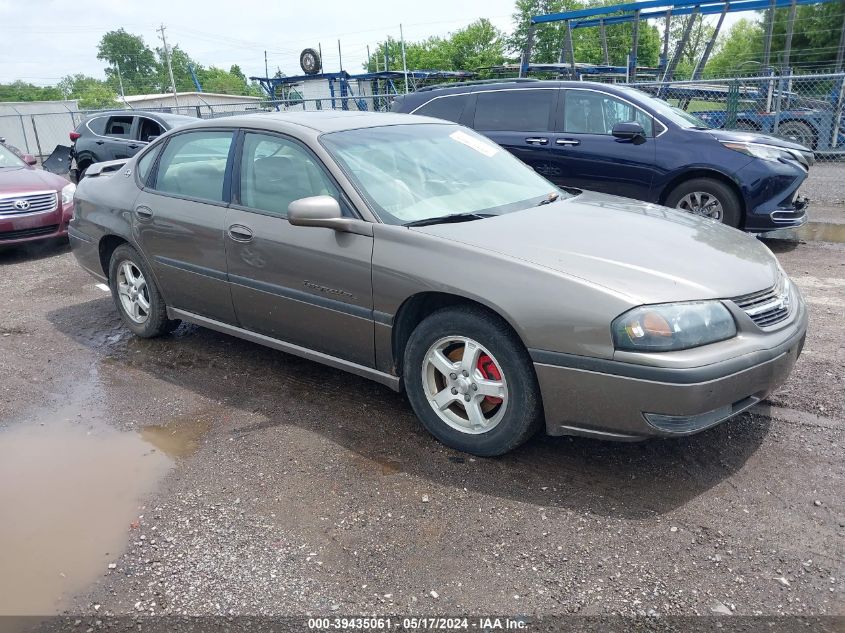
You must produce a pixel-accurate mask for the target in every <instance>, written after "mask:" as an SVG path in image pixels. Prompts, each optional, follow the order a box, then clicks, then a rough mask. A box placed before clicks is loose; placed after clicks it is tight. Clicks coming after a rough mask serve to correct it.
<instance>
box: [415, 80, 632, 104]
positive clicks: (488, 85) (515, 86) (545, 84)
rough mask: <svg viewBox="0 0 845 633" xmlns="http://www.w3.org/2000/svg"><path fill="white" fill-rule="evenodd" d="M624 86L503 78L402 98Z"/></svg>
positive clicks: (434, 88)
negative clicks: (502, 91)
mask: <svg viewBox="0 0 845 633" xmlns="http://www.w3.org/2000/svg"><path fill="white" fill-rule="evenodd" d="M621 87H622V86H617V85H615V84H611V83H604V82H600V81H566V80H559V79H543V80H533V81H516V80H513V79H510V80H508V79H503V80H502V81H499V82H495V81H494V82H489V81H485V82H467V83H465V84H443V85H442V86H441V87H437V86H426V88H425V89H424V90H420V91H418V92H412V93H409V94H407V95H400V97H399V98H400V99H408V100H409V101H410V100H413V101H428V100H430V99H432V98H434V97H436V96H438V95H444V94H453V93H460V94H463V93H471V92H488V91H491V90H537V89H538V88H602V89H603V90H606V91H608V92H614V91H619V89H620V88H621Z"/></svg>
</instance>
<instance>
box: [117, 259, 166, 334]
mask: <svg viewBox="0 0 845 633" xmlns="http://www.w3.org/2000/svg"><path fill="white" fill-rule="evenodd" d="M124 263H130V264H131V265H132V266H134V268H135V269H137V270H138V271H140V272H141V273H142V274H143V279H144V282H145V283H144V288H145V291H146V292H145V293H143V291H142V294H143V296H144V297H145V298H146V300H147V303H148V305H149V310H148V311H147V313H146V318H145V319H144V320H143V322H138V321H136V320H135V319H133V317H132V316H131V315H130V314H129V312H128V311H127V309H126V308H125V307H124V305H123V301H122V300H121V298H120V296H119V292H118V284H119V283H120V282H119V275H120V269H121V267H122V266H123V265H124ZM109 287H110V288H111V294H112V298H113V299H114V304H115V306H116V307H117V311H118V312H119V313H120V318H121V319H122V320H123V323H124V324H125V325H126V327H127V328H129V329H130V330H131V331H132V333H133V334H135V336H140V337H141V338H153V337H156V336H161V335H162V334H167V333H168V332H172V331H173V330H174V329H175V328H176V327H177V326H178V325H179V321H176V320H172V319H168V318H167V306H166V305H165V303H164V299H163V298H162V296H161V293H160V292H159V291H158V287H156V284H155V280H154V279H153V276H152V273H151V272H150V269H149V267H148V266H147V263H146V262H145V261H144V258H143V257H141V256H140V255H139V254H138V251H136V250H135V249H134V248H132V247H131V246H129V244H121V245H120V246H118V247H117V248H116V249H114V252H113V253H112V256H111V260H110V261H109Z"/></svg>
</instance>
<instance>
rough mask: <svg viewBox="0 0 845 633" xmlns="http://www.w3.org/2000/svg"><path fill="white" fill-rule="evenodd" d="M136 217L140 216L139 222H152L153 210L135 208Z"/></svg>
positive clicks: (141, 207) (142, 207)
mask: <svg viewBox="0 0 845 633" xmlns="http://www.w3.org/2000/svg"><path fill="white" fill-rule="evenodd" d="M135 215H136V216H138V219H139V220H152V219H153V210H152V209H150V208H149V207H144V206H140V207H135Z"/></svg>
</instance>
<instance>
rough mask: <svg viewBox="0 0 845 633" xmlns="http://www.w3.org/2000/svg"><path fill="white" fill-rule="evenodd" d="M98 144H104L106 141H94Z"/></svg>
mask: <svg viewBox="0 0 845 633" xmlns="http://www.w3.org/2000/svg"><path fill="white" fill-rule="evenodd" d="M94 142H95V143H96V144H97V145H102V144H103V143H105V141H94Z"/></svg>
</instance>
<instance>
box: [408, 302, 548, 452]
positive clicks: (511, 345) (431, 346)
mask: <svg viewBox="0 0 845 633" xmlns="http://www.w3.org/2000/svg"><path fill="white" fill-rule="evenodd" d="M403 375H404V382H405V390H406V392H407V394H408V400H409V401H410V402H411V406H412V407H413V409H414V412H415V413H416V414H417V416H418V417H419V418H420V420H421V421H422V423H423V425H424V426H425V427H426V429H428V431H429V432H430V433H431V434H432V435H434V436H435V437H436V438H437V439H439V440H440V441H441V442H443V443H444V444H446V445H447V446H451V447H452V448H456V449H458V450H461V451H464V452H467V453H472V454H474V455H479V456H482V457H492V456H495V455H501V454H503V453H506V452H508V451H510V450H512V449H514V448H516V447H517V446H519V445H520V444H522V443H523V442H525V441H526V440H527V439H528V438H530V437H531V436H532V435H533V434H534V433H535V432H536V431H537V429H538V428H539V427H540V425H541V423H542V420H543V406H542V402H541V399H540V390H539V387H538V385H537V379H536V376H535V375H534V369H533V366H532V364H531V359H530V357H529V356H528V352H527V351H526V350H525V347H524V346H523V345H522V342H521V341H520V340H519V339H518V338H517V336H516V335H515V334H514V333H513V331H512V330H511V329H510V328H509V327H508V325H507V324H506V323H505V322H504V321H502V320H501V319H500V318H499V317H497V316H495V315H493V314H491V313H489V312H487V311H485V310H483V309H480V308H475V307H473V306H461V307H452V308H444V309H442V310H438V311H437V312H435V313H433V314H432V315H430V316H429V317H428V318H426V319H425V320H424V321H423V322H422V323H420V325H419V326H418V327H417V328H416V329H415V330H414V332H413V333H412V334H411V338H410V340H409V341H408V345H407V347H406V350H405V358H404V371H403Z"/></svg>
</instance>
